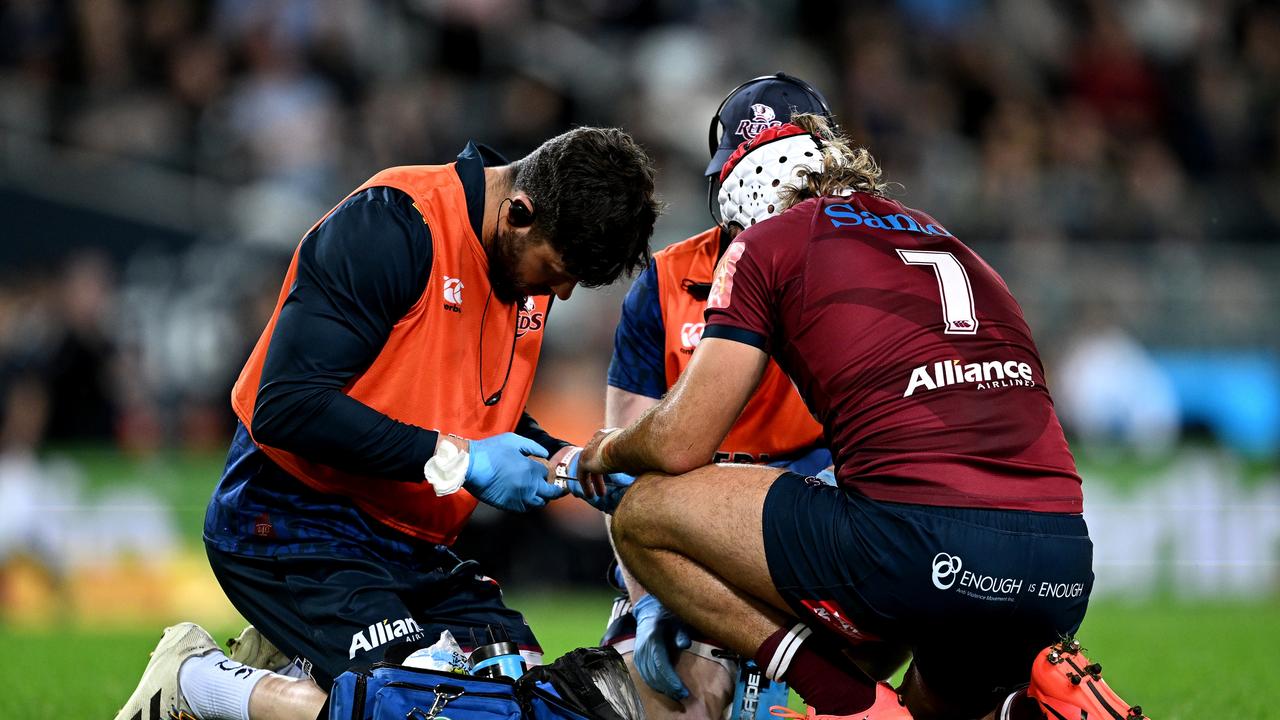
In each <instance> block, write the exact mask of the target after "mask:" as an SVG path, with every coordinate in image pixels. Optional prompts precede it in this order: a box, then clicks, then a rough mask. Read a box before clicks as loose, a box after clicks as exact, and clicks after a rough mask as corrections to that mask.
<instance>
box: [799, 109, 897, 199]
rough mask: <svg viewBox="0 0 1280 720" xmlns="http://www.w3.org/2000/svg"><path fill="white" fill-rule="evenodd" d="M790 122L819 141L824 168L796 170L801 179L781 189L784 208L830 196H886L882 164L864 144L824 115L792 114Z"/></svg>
mask: <svg viewBox="0 0 1280 720" xmlns="http://www.w3.org/2000/svg"><path fill="white" fill-rule="evenodd" d="M791 122H792V124H794V125H798V126H800V127H801V128H802V129H804V130H805V132H808V133H809V134H810V135H812V136H814V137H815V138H817V140H818V145H819V147H820V148H821V150H822V169H821V170H819V171H812V170H809V169H807V168H802V169H801V170H799V171H797V174H798V175H799V176H800V178H801V179H800V180H799V181H798V182H796V183H792V184H788V185H786V186H784V187H782V188H780V189H779V193H778V197H779V200H780V201H781V202H782V208H783V209H785V208H789V207H791V206H793V205H795V204H797V203H800V202H803V201H804V200H808V199H810V198H815V197H824V196H827V195H848V194H849V193H851V192H855V191H856V192H864V193H869V194H871V195H880V196H883V195H885V193H886V191H887V189H888V183H885V182H882V181H881V179H880V175H881V172H880V164H879V163H877V162H876V159H875V158H874V157H872V156H871V153H870V152H869V151H868V150H867V149H866V148H863V147H857V146H855V145H853V143H852V141H851V140H849V138H847V137H845V136H844V135H841V134H839V133H838V132H836V131H835V130H834V129H833V128H832V127H831V124H830V123H829V122H827V119H826V118H824V117H822V116H821V115H814V114H812V113H801V114H798V115H793V116H792V117H791Z"/></svg>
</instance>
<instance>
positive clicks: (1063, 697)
mask: <svg viewBox="0 0 1280 720" xmlns="http://www.w3.org/2000/svg"><path fill="white" fill-rule="evenodd" d="M1027 696H1028V697H1031V698H1033V699H1034V700H1035V701H1036V702H1038V703H1040V709H1041V710H1043V711H1044V714H1045V717H1046V718H1050V720H1147V716H1146V715H1143V714H1142V708H1141V707H1140V706H1138V705H1129V703H1127V702H1125V701H1123V700H1121V699H1120V696H1119V695H1116V694H1115V692H1114V691H1113V690H1112V689H1111V688H1110V687H1107V684H1106V683H1105V682H1103V680H1102V665H1101V663H1091V662H1089V658H1087V657H1085V656H1084V653H1083V652H1082V651H1081V649H1080V642H1079V641H1078V640H1064V641H1062V642H1059V643H1055V644H1053V645H1050V646H1049V647H1047V648H1045V649H1044V650H1043V651H1041V653H1040V654H1039V655H1038V656H1036V661H1035V663H1034V664H1032V666H1031V686H1030V687H1028V688H1027Z"/></svg>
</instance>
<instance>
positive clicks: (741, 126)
mask: <svg viewBox="0 0 1280 720" xmlns="http://www.w3.org/2000/svg"><path fill="white" fill-rule="evenodd" d="M751 115H752V118H751V119H750V120H743V121H742V122H740V123H738V130H737V133H736V134H737V135H740V136H742V137H744V138H746V139H748V140H750V139H751V138H753V137H755V136H756V135H759V134H760V133H762V132H764V131H765V130H767V129H769V128H771V127H777V126H779V125H781V124H782V121H781V120H778V119H777V117H778V114H777V113H775V112H774V111H773V108H771V107H769V106H768V105H765V104H764V103H755V104H753V105H752V106H751Z"/></svg>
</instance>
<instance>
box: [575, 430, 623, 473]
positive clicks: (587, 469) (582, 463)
mask: <svg viewBox="0 0 1280 720" xmlns="http://www.w3.org/2000/svg"><path fill="white" fill-rule="evenodd" d="M617 431H618V430H617V428H606V429H604V430H597V431H596V434H595V435H593V436H592V437H591V440H589V441H588V442H587V444H586V445H584V446H583V447H582V453H581V454H579V455H578V468H579V469H580V470H581V472H584V473H587V474H589V475H605V474H607V472H608V471H609V470H612V469H613V468H609V467H605V464H604V458H603V457H602V455H601V452H600V446H601V444H602V443H603V441H604V439H605V438H606V437H608V436H610V435H612V434H613V433H615V432H617Z"/></svg>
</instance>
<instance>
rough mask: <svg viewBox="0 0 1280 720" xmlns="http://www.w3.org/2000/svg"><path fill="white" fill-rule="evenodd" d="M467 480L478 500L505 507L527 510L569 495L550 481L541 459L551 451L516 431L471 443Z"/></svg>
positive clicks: (466, 484) (468, 486) (515, 510)
mask: <svg viewBox="0 0 1280 720" xmlns="http://www.w3.org/2000/svg"><path fill="white" fill-rule="evenodd" d="M469 445H470V447H469V448H468V453H469V454H470V459H469V460H468V462H467V475H466V480H465V481H464V482H463V484H462V486H463V487H464V488H466V489H467V492H469V493H471V494H472V495H474V496H476V498H477V499H479V500H481V501H482V502H485V503H487V504H489V505H492V506H494V507H497V508H502V509H503V510H512V511H514V512H525V511H526V510H531V509H533V508H540V507H542V506H543V505H546V504H547V501H548V500H554V499H556V498H558V497H560V496H562V495H564V494H565V491H564V490H562V489H561V488H558V487H556V486H555V485H552V484H551V483H548V482H547V480H546V478H547V466H546V465H545V464H543V463H542V462H539V461H538V460H537V458H545V457H546V456H547V451H546V450H545V449H544V448H543V447H542V446H541V445H539V444H538V443H536V442H534V441H532V440H530V439H529V438H526V437H523V436H521V435H517V434H515V433H502V434H501V435H494V436H493V437H488V438H485V439H483V440H472V441H471V442H470V443H469Z"/></svg>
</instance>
